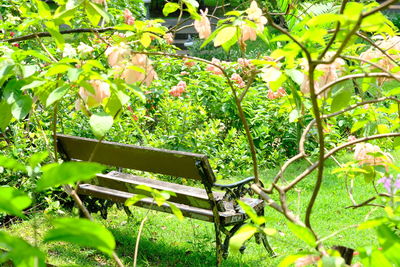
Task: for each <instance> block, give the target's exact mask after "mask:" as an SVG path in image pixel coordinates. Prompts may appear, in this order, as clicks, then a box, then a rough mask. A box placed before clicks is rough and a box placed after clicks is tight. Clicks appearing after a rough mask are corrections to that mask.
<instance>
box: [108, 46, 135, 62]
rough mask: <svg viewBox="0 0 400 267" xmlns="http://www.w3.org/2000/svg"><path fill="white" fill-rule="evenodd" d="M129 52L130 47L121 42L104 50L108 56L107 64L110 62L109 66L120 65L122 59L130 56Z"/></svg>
mask: <svg viewBox="0 0 400 267" xmlns="http://www.w3.org/2000/svg"><path fill="white" fill-rule="evenodd" d="M130 53H131V49H130V47H129V46H128V45H127V44H125V43H123V42H121V43H119V45H117V46H110V47H108V48H107V49H106V51H105V54H106V56H108V64H110V66H111V67H114V66H119V67H121V65H123V64H124V61H126V60H127V58H128V57H129V56H130Z"/></svg>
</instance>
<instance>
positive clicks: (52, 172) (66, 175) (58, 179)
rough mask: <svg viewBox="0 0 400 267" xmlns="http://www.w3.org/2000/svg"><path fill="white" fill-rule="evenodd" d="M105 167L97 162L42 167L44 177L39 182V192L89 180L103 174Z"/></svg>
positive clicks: (53, 164)
mask: <svg viewBox="0 0 400 267" xmlns="http://www.w3.org/2000/svg"><path fill="white" fill-rule="evenodd" d="M104 169H105V167H104V166H103V165H101V164H99V163H96V162H64V163H62V164H58V163H52V164H48V165H46V166H44V167H42V171H43V175H42V177H41V178H40V179H39V181H38V182H37V190H38V191H43V190H45V189H47V188H50V187H55V186H59V185H62V184H70V183H74V182H77V181H84V180H89V179H91V178H93V177H95V176H96V174H97V173H101V172H102V171H103V170H104Z"/></svg>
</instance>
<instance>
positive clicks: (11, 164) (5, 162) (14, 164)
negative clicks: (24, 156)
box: [0, 155, 26, 172]
mask: <svg viewBox="0 0 400 267" xmlns="http://www.w3.org/2000/svg"><path fill="white" fill-rule="evenodd" d="M0 167H4V168H6V169H10V170H13V171H22V172H24V171H26V168H25V166H24V165H23V164H21V163H19V162H18V161H17V160H15V159H11V158H7V157H6V156H3V155H0Z"/></svg>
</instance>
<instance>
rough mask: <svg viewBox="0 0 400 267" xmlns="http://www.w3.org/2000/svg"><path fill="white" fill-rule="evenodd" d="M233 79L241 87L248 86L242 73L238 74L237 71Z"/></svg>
mask: <svg viewBox="0 0 400 267" xmlns="http://www.w3.org/2000/svg"><path fill="white" fill-rule="evenodd" d="M231 80H232V81H234V82H235V83H236V84H237V86H238V87H239V88H243V87H245V86H246V84H245V83H244V81H243V79H242V77H240V75H239V74H237V73H234V74H232V76H231Z"/></svg>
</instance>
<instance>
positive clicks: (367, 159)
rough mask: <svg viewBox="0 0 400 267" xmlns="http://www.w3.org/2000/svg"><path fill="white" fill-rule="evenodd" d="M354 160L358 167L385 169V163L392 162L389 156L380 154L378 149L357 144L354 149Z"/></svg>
mask: <svg viewBox="0 0 400 267" xmlns="http://www.w3.org/2000/svg"><path fill="white" fill-rule="evenodd" d="M369 153H380V154H381V156H376V157H375V156H373V155H369ZM354 158H355V159H356V160H357V161H358V164H359V165H364V164H366V165H380V166H385V167H386V168H387V163H388V162H389V163H390V162H392V160H391V156H390V155H389V154H386V153H384V152H382V150H381V149H380V147H378V146H376V145H372V144H370V143H358V144H356V145H355V147H354Z"/></svg>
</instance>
